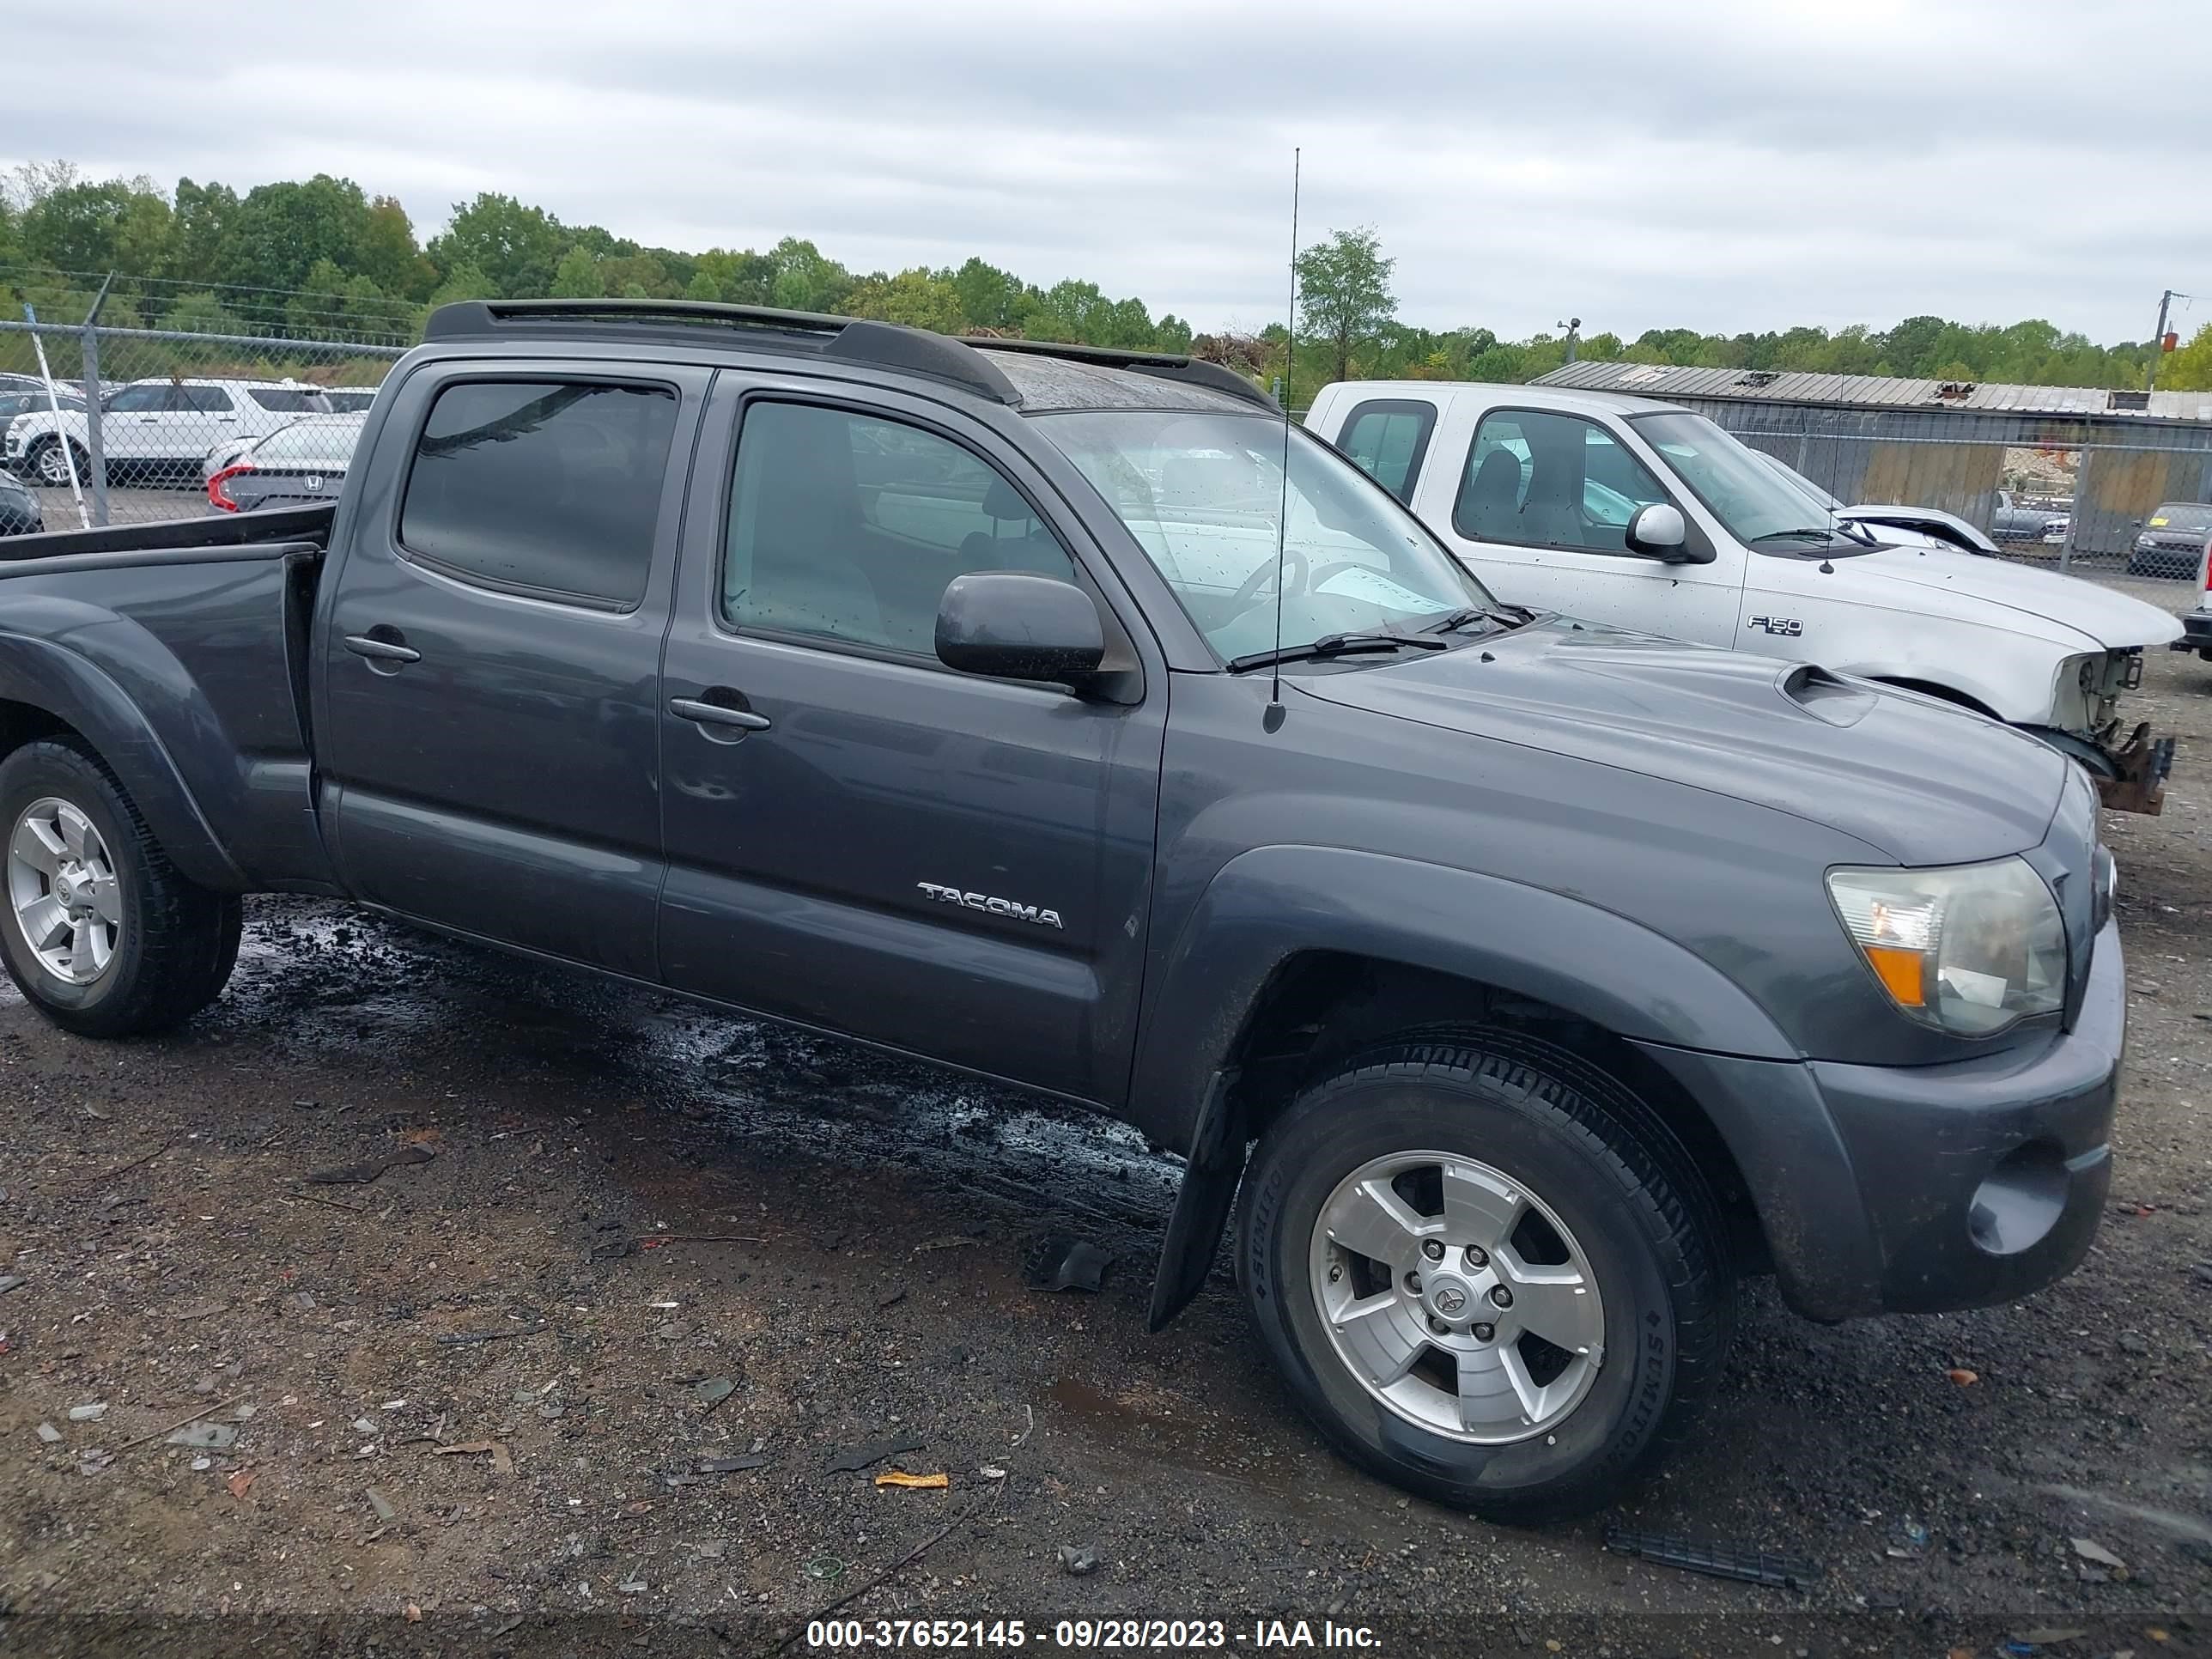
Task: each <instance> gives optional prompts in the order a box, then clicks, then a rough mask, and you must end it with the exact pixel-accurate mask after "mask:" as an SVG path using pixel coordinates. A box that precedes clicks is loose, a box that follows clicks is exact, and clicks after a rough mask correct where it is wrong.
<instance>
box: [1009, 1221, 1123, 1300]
mask: <svg viewBox="0 0 2212 1659" xmlns="http://www.w3.org/2000/svg"><path fill="white" fill-rule="evenodd" d="M1113 1265H1114V1258H1113V1257H1112V1256H1110V1255H1107V1254H1106V1252H1105V1251H1103V1250H1102V1249H1099V1248H1098V1247H1097V1245H1096V1244H1093V1243H1091V1241H1090V1240H1089V1239H1087V1238H1078V1237H1075V1236H1074V1235H1073V1234H1072V1233H1053V1234H1050V1235H1048V1237H1045V1238H1044V1239H1042V1241H1040V1242H1039V1243H1038V1244H1037V1246H1036V1249H1035V1250H1033V1251H1032V1252H1031V1253H1030V1268H1029V1281H1030V1288H1031V1289H1033V1290H1039V1291H1096V1290H1097V1289H1098V1288H1099V1286H1100V1285H1103V1284H1104V1283H1105V1282H1106V1270H1107V1268H1109V1267H1112V1266H1113Z"/></svg>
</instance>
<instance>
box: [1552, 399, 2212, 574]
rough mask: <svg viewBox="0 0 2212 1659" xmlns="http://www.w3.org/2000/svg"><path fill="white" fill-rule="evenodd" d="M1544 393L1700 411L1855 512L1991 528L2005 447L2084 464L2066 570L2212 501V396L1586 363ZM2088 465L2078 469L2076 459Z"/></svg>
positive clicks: (2100, 558)
mask: <svg viewBox="0 0 2212 1659" xmlns="http://www.w3.org/2000/svg"><path fill="white" fill-rule="evenodd" d="M1536 384H1537V385H1539V386H1559V387H1563V388H1571V389H1573V390H1576V391H1579V392H1624V393H1627V394H1629V395H1632V396H1635V397H1639V398H1659V399H1661V400H1662V401H1664V402H1667V403H1672V404H1682V405H1683V406H1685V407H1686V408H1689V409H1693V410H1697V411H1698V413H1699V414H1701V415H1704V416H1707V417H1708V418H1710V419H1711V420H1712V421H1714V422H1717V424H1719V425H1720V426H1723V427H1725V428H1727V429H1728V430H1729V431H1730V432H1733V433H1734V434H1735V435H1736V436H1737V437H1739V438H1741V439H1742V440H1743V441H1745V442H1746V443H1748V444H1750V445H1752V446H1753V447H1755V448H1759V449H1763V450H1765V451H1766V452H1767V453H1770V454H1771V455H1773V456H1774V457H1776V459H1779V460H1783V461H1786V462H1787V463H1789V465H1791V466H1793V467H1795V468H1796V470H1797V471H1800V472H1802V473H1803V474H1804V475H1805V476H1806V477H1808V478H1811V479H1812V480H1814V482H1815V483H1819V484H1820V485H1822V486H1823V487H1824V488H1826V489H1829V490H1831V491H1832V492H1833V493H1834V494H1836V495H1839V496H1841V497H1842V498H1843V499H1844V501H1901V502H1907V503H1910V504H1911V505H1913V506H1917V507H1943V508H1945V509H1946V510H1948V511H1949V512H1953V513H1959V514H1960V515H1961V516H1963V517H1965V518H1967V519H1970V520H1972V521H1973V522H1975V523H1976V524H1978V525H1981V526H1984V527H1986V526H1988V525H1989V523H1990V514H1991V513H1992V511H1993V510H1994V508H1995V506H1996V490H1997V489H1998V488H1999V487H2000V486H2001V485H2002V483H2003V474H2004V469H2005V465H2006V459H2005V452H2006V451H2008V450H2015V449H2027V450H2035V451H2039V452H2041V453H2044V454H2046V455H2050V456H2052V457H2054V458H2055V459H2057V463H2058V465H2060V466H2061V467H2062V468H2063V466H2064V465H2065V464H2066V463H2067V462H2069V460H2071V461H2073V465H2074V471H2075V483H2074V489H2073V498H2074V508H2073V513H2072V525H2071V528H2070V530H2069V533H2068V540H2067V543H2066V545H2065V547H2064V548H2063V550H2060V549H2057V548H2054V549H2051V550H2050V553H2051V556H2056V557H2058V558H2059V559H2060V561H2061V562H2071V561H2073V560H2075V559H2081V560H2085V561H2087V562H2093V563H2107V562H2110V563H2121V562H2125V560H2126V558H2127V555H2128V550H2129V548H2130V546H2131V545H2132V544H2133V541H2134V538H2135V533H2136V526H2137V525H2138V523H2139V522H2140V521H2141V520H2142V517H2143V515H2144V514H2145V513H2148V511H2149V510H2150V509H2151V508H2152V507H2156V506H2157V505H2158V504H2159V503H2160V501H2212V392H2149V393H2144V392H2113V391H2107V390H2105V389H2102V388H2098V387H2092V386H1997V385H1978V384H1975V383H1973V382H1968V381H1948V380H1905V379H1903V378H1893V377H1890V376H1887V375H1878V374H1807V373H1801V372H1797V371H1793V370H1774V369H1743V368H1680V367H1677V366H1675V365H1673V364H1668V363H1624V362H1578V363H1569V364H1567V365H1566V366H1565V368H1557V369H1554V370H1553V371H1552V373H1550V374H1547V375H1545V376H1544V377H1543V378H1542V379H1541V380H1538V381H1537V382H1536ZM2076 457H2078V459H2074V458H2076Z"/></svg>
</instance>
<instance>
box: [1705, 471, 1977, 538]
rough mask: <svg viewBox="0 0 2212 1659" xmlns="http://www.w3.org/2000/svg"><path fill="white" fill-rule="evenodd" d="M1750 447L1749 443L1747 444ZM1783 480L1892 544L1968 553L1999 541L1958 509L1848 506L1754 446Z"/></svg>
mask: <svg viewBox="0 0 2212 1659" xmlns="http://www.w3.org/2000/svg"><path fill="white" fill-rule="evenodd" d="M1746 447H1748V446H1746ZM1752 453H1753V454H1754V455H1756V456H1758V457H1759V459H1760V460H1762V461H1765V463H1766V464H1767V465H1769V466H1771V467H1772V468H1773V469H1774V471H1775V472H1776V474H1777V475H1778V477H1780V478H1781V479H1782V481H1783V482H1784V483H1790V484H1795V485H1796V487H1797V488H1798V489H1802V490H1803V491H1804V492H1805V495H1806V497H1807V499H1808V500H1809V501H1812V502H1813V503H1814V506H1816V507H1819V508H1820V510H1821V511H1822V512H1824V513H1828V514H1829V515H1830V516H1831V517H1832V518H1833V519H1834V520H1836V522H1837V523H1838V524H1841V525H1854V524H1855V525H1862V526H1865V528H1866V531H1867V533H1868V536H1869V538H1871V539H1872V540H1875V541H1878V542H1883V543H1886V544H1888V545H1890V546H1892V547H1955V548H1958V549H1960V550H1962V551H1964V552H1967V553H1984V554H1993V553H1995V552H1996V550H1997V544H1996V543H1995V542H1993V541H1991V540H1990V538H1988V537H1987V536H1985V535H1984V534H1983V533H1982V532H1980V531H1978V530H1977V529H1976V528H1975V527H1974V526H1972V524H1969V523H1968V522H1967V521H1966V520H1964V519H1962V518H1960V516H1959V515H1958V514H1957V513H1946V512H1944V511H1943V509H1942V508H1941V507H1904V506H1894V505H1881V506H1875V505H1873V504H1871V503H1862V504H1861V505H1859V506H1857V507H1846V506H1844V503H1843V502H1842V501H1838V499H1837V498H1836V497H1835V496H1834V495H1831V494H1830V493H1829V492H1828V491H1827V490H1825V489H1821V488H1820V485H1818V484H1816V483H1814V482H1813V481H1812V480H1811V479H1810V478H1808V477H1806V476H1805V475H1804V474H1803V473H1802V472H1800V471H1797V469H1796V468H1795V467H1793V466H1789V465H1784V463H1783V462H1781V461H1779V460H1777V459H1775V458H1774V457H1773V456H1771V455H1770V454H1768V453H1766V452H1765V450H1763V449H1754V450H1753V451H1752Z"/></svg>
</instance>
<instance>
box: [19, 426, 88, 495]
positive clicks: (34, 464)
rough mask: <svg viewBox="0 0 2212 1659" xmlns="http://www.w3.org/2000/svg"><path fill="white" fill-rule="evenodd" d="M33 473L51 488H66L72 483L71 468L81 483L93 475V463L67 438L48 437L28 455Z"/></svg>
mask: <svg viewBox="0 0 2212 1659" xmlns="http://www.w3.org/2000/svg"><path fill="white" fill-rule="evenodd" d="M28 459H29V462H30V467H31V472H32V475H33V477H36V478H37V479H38V481H39V482H40V483H42V484H44V485H45V486H46V488H47V489H68V488H69V485H70V468H71V467H72V466H74V467H75V468H76V479H77V482H78V483H85V482H86V481H87V480H88V478H89V477H90V476H91V471H92V467H91V463H90V462H89V461H88V460H87V459H86V458H85V453H84V452H83V451H82V449H79V448H78V447H76V444H75V443H74V442H73V441H70V440H69V439H66V438H47V439H44V440H42V441H40V442H39V443H38V444H36V445H35V446H33V448H32V450H31V453H30V455H29V457H28Z"/></svg>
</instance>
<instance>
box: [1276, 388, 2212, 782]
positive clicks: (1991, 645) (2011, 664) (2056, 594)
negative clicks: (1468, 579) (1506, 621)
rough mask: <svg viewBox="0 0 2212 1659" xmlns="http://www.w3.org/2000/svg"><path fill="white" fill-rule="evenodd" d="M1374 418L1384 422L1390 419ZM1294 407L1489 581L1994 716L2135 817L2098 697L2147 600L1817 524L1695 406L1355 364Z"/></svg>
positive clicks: (2129, 748)
mask: <svg viewBox="0 0 2212 1659" xmlns="http://www.w3.org/2000/svg"><path fill="white" fill-rule="evenodd" d="M1391 423H1404V424H1402V429H1401V430H1399V431H1397V432H1396V434H1395V435H1393V431H1392V426H1391ZM1306 424H1307V425H1308V426H1309V427H1310V428H1313V429H1314V430H1315V431H1316V432H1317V433H1318V434H1319V435H1321V436H1322V437H1324V438H1327V439H1329V440H1331V441H1334V443H1335V444H1336V445H1337V447H1339V448H1340V449H1341V450H1343V451H1344V452H1345V453H1346V454H1347V455H1349V456H1351V457H1352V460H1353V462H1354V464H1355V465H1362V466H1363V467H1364V468H1365V469H1366V470H1368V471H1371V472H1373V473H1374V474H1375V476H1376V478H1377V481H1378V482H1379V483H1382V484H1383V487H1384V488H1386V489H1389V490H1390V492H1391V493H1392V494H1393V495H1398V496H1399V497H1400V499H1401V500H1403V501H1407V502H1408V503H1409V504H1410V505H1411V506H1412V507H1413V511H1414V513H1416V514H1417V515H1418V516H1419V517H1420V518H1421V519H1422V520H1423V521H1424V522H1425V523H1426V524H1427V525H1428V526H1430V528H1431V529H1432V530H1434V531H1435V532H1437V534H1439V535H1441V536H1443V537H1445V538H1447V539H1448V540H1449V542H1450V543H1451V544H1452V546H1453V548H1454V549H1455V550H1456V551H1457V552H1458V553H1459V555H1460V556H1461V557H1462V559H1463V560H1465V561H1466V562H1468V564H1469V565H1470V566H1472V567H1473V568H1474V571H1475V573H1476V574H1478V575H1480V577H1481V578H1482V580H1484V581H1485V582H1486V583H1487V584H1488V585H1489V586H1491V587H1492V589H1493V590H1495V591H1496V592H1498V594H1499V595H1500V596H1502V597H1503V598H1505V599H1510V600H1513V601H1515V602H1516V603H1518V604H1522V605H1536V606H1539V607H1541V608H1542V609H1546V610H1556V611H1564V612H1565V613H1566V614H1568V615H1570V616H1578V617H1589V618H1590V619H1591V620H1592V621H1595V622H1601V623H1612V624H1613V625H1614V626H1616V627H1620V628H1636V629H1643V630H1644V631H1646V632H1648V633H1653V634H1666V635H1673V636H1674V637H1675V638H1677V639H1685V640H1694V641H1699V643H1701V644H1705V645H1721V646H1729V647H1733V648H1735V649H1736V650H1739V651H1755V652H1759V653H1764V654H1766V655H1771V656H1781V657H1790V658H1792V659H1796V660H1797V661H1800V662H1814V663H1818V664H1820V666H1822V667H1823V668H1827V669H1832V670H1835V671H1838V672H1840V673H1847V674H1856V675H1858V676H1860V677H1861V678H1865V679H1871V680H1883V681H1887V683H1889V684H1893V685H1900V686H1904V687H1905V688H1907V689H1909V690H1915V691H1919V692H1923V693H1924V694H1926V695H1929V696H1936V697H1941V698H1942V699H1943V700H1944V701H1946V702H1953V703H1956V704H1959V705H1960V706H1961V707H1963V708H1972V709H1974V710H1976V711H1977V712H1978V713H1981V714H1988V715H1990V716H1992V717H1993V718H1995V719H1997V720H2003V721H2004V722H2006V723H2007V724H2008V725H2010V726H2018V727H2020V728H2021V730H2022V731H2025V732H2030V733H2032V734H2033V735H2034V736H2035V737H2037V738H2041V739H2042V740H2043V741H2044V742H2045V743H2048V744H2051V746H2052V747H2054V748H2056V749H2057V750H2060V751H2062V752H2063V753H2064V754H2067V755H2069V756H2071V757H2073V758H2074V759H2075V760H2076V761H2078V762H2080V763H2081V765H2082V766H2084V767H2086V768H2087V769H2088V770H2089V772H2090V774H2091V775H2093V777H2095V779H2096V780H2097V783H2098V787H2099V789H2100V792H2101V793H2102V794H2103V797H2104V799H2105V802H2106V805H2111V806H2114V807H2118V808H2121V809H2123V810H2130V811H2147V812H2155V811H2158V810H2159V805H2160V800H2161V799H2162V797H2163V793H2164V789H2165V781H2166V770H2167V769H2168V767H2169V766H2170V764H2171V763H2172V753H2173V750H2172V739H2171V738H2157V739H2154V738H2153V737H2152V735H2151V732H2150V730H2149V727H2148V725H2138V726H2135V727H2134V728H2133V729H2132V730H2130V729H2128V728H2126V727H2124V726H2123V725H2122V723H2121V720H2120V716H2119V705H2120V702H2121V699H2122V698H2123V697H2124V696H2125V694H2126V693H2127V692H2128V691H2129V690H2132V689H2133V688H2134V687H2135V686H2136V684H2138V683H2139V682H2140V680H2141V678H2142V653H2143V648H2144V647H2147V646H2161V645H2164V644H2166V642H2167V641H2169V640H2171V639H2172V638H2173V637H2174V636H2175V635H2176V633H2177V632H2178V631H2179V625H2178V624H2177V623H2175V621H2174V619H2173V618H2172V617H2171V616H2169V615H2168V614H2167V613H2166V612H2165V611H2161V610H2160V609H2159V608H2158V607H2157V606H2155V605H2145V604H2144V603H2143V602H2142V601H2141V600H2140V599H2130V598H2128V597H2127V596H2126V595H2124V594H2120V593H2115V592H2111V591H2110V590H2108V589H2106V588H2103V587H2100V586H2096V585H2095V584H2094V583H2091V582H2085V581H2080V580H2075V579H2074V578H2072V577H2068V576H2061V575H2059V574H2057V573H2056V572H2053V571H2049V570H2039V569H2036V568H2032V567H2028V566H2024V565H2018V564H2013V563H2009V562H2006V561H2004V560H2002V559H1985V558H1976V557H1974V556H1971V555H1969V554H1966V553H1963V552H1960V551H1957V550H1953V549H1949V548H1941V547H1902V546H1885V545H1881V544H1872V543H1869V542H1867V541H1864V540H1862V539H1861V538H1860V537H1859V536H1858V535H1857V534H1854V533H1846V532H1845V531H1844V530H1843V529H1841V528H1839V527H1838V526H1835V525H1832V524H1831V523H1830V522H1829V520H1828V518H1827V515H1826V513H1822V512H1820V511H1819V510H1818V509H1817V508H1816V507H1814V504H1813V502H1812V501H1809V500H1808V498H1807V496H1806V495H1805V494H1804V492H1803V490H1802V489H1800V488H1798V487H1797V486H1796V485H1794V484H1790V483H1785V482H1784V480H1783V479H1782V477H1780V476H1779V475H1778V473H1777V472H1776V471H1775V470H1774V468H1773V467H1772V466H1771V465H1769V464H1767V463H1765V462H1764V461H1762V460H1761V459H1759V457H1758V456H1757V455H1756V454H1754V453H1753V451H1751V450H1750V449H1748V448H1747V447H1745V446H1744V445H1743V444H1742V443H1741V441H1738V440H1737V439H1735V438H1734V437H1732V436H1730V435H1729V434H1728V433H1726V432H1724V431H1723V430H1722V429H1721V428H1719V427H1717V426H1716V425H1715V424H1714V423H1713V422H1711V421H1709V420H1707V419H1706V418H1705V416H1702V415H1697V414H1692V412H1691V411H1689V410H1686V409H1683V408H1680V406H1679V405H1676V404H1663V403H1657V402H1654V401H1652V400H1651V399H1649V398H1630V397H1623V396H1620V395H1618V394H1615V393H1611V392H1574V391H1567V390H1565V389H1563V388H1560V387H1554V386H1471V385H1458V386H1454V385H1449V384H1445V383H1443V382H1439V381H1435V380H1403V381H1395V382H1392V381H1359V382H1354V383H1349V384H1345V385H1338V386H1327V387H1324V388H1323V389H1322V392H1320V394H1319V395H1318V396H1317V397H1316V398H1315V399H1314V405H1313V408H1312V410H1311V411H1310V413H1309V414H1308V415H1307V416H1306Z"/></svg>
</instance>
